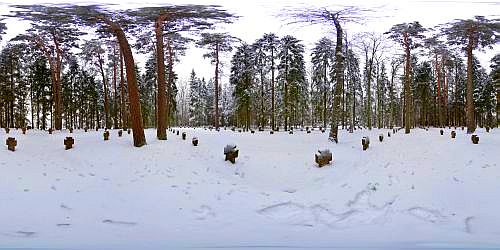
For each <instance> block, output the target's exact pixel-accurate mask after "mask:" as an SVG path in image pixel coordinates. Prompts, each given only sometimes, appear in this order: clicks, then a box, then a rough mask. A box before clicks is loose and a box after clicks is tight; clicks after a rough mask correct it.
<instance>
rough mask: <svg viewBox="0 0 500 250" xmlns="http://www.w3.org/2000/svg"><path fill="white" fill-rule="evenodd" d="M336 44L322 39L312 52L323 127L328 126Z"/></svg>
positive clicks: (314, 78)
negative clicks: (320, 100)
mask: <svg viewBox="0 0 500 250" xmlns="http://www.w3.org/2000/svg"><path fill="white" fill-rule="evenodd" d="M333 49H334V44H333V42H332V40H330V39H328V38H326V37H323V38H321V39H320V40H319V41H318V42H317V43H316V44H315V47H314V48H313V50H312V53H311V56H312V59H311V61H312V64H313V75H312V82H313V84H314V86H315V87H316V88H317V89H318V90H319V92H320V94H321V99H322V105H321V110H322V114H321V116H322V119H323V127H324V128H326V124H327V113H328V112H327V110H328V109H327V106H328V105H327V100H328V93H329V92H330V83H331V79H330V72H331V71H333V64H334V60H335V55H334V54H333Z"/></svg>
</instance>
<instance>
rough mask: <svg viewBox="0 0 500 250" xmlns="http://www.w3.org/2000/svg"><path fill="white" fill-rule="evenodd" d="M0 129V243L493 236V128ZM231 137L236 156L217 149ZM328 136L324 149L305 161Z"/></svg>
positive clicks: (263, 245) (403, 241)
mask: <svg viewBox="0 0 500 250" xmlns="http://www.w3.org/2000/svg"><path fill="white" fill-rule="evenodd" d="M175 129H176V130H177V129H180V131H181V132H186V133H187V137H188V138H192V137H193V136H196V137H198V139H199V145H198V146H197V147H194V146H193V145H192V143H191V141H189V140H182V138H181V136H180V135H179V136H177V135H175V134H173V133H171V132H168V140H167V141H159V140H156V139H155V135H156V132H155V130H146V131H145V132H146V136H147V140H148V145H146V146H144V147H141V148H134V147H133V146H132V139H131V135H128V134H126V133H124V135H123V137H118V135H117V130H112V131H111V133H110V140H109V141H104V140H103V135H102V133H103V131H102V130H101V131H99V132H96V131H89V132H87V133H85V132H83V131H80V130H75V132H74V133H73V134H72V135H71V136H73V137H74V139H75V144H74V148H73V149H70V150H64V144H63V140H64V138H65V137H66V136H68V135H70V134H69V132H67V131H55V132H54V134H53V135H49V134H48V133H47V132H44V131H34V130H29V131H27V134H26V135H22V134H21V131H20V130H11V132H10V134H9V135H6V134H5V132H4V131H3V130H2V131H0V138H2V139H3V141H5V140H6V139H7V137H9V136H14V137H15V138H16V139H17V141H18V146H17V147H16V151H15V152H11V151H8V150H7V148H6V146H5V145H4V148H3V149H1V150H0V248H9V247H16V248H31V247H38V248H50V249H68V248H71V249H168V248H170V249H178V248H181V247H187V248H200V249H203V248H218V247H220V248H226V249H238V248H240V249H241V248H259V249H274V248H277V247H281V248H295V249H300V248H319V247H333V246H335V247H345V248H346V249H352V248H356V249H364V248H370V249H371V248H381V249H385V248H424V249H425V248H428V249H430V248H453V247H461V248H473V249H479V248H488V247H496V248H498V247H500V227H499V225H500V213H499V211H500V199H499V197H500V154H499V153H498V152H499V151H498V149H499V148H500V130H499V129H493V130H492V131H491V132H490V133H486V132H485V131H484V130H482V129H479V131H478V132H477V134H478V135H479V137H480V142H479V144H478V145H473V144H472V142H471V139H470V135H467V134H465V132H464V131H462V130H461V129H458V130H457V137H456V139H451V137H450V129H445V133H444V135H443V136H441V135H439V129H429V131H425V130H423V129H413V130H412V131H411V134H410V135H405V134H404V131H403V130H401V131H399V132H398V133H396V134H392V131H390V132H391V134H392V135H391V137H387V138H384V141H383V142H379V141H378V140H377V141H375V142H372V145H370V147H369V148H368V149H367V150H366V151H363V150H362V147H361V138H362V137H363V136H370V137H376V136H377V135H378V134H380V133H383V134H387V132H388V131H389V130H378V129H373V130H371V131H368V130H356V131H355V132H354V134H349V133H348V132H347V131H346V130H340V131H339V143H338V144H335V143H332V142H329V141H328V138H327V136H328V132H329V131H327V132H325V133H321V131H318V130H313V131H312V132H311V133H310V134H307V133H306V131H299V130H295V133H294V134H288V133H287V132H284V131H280V132H275V134H274V135H270V134H269V131H264V132H255V134H251V133H249V132H241V133H239V132H233V131H231V130H229V129H228V130H223V129H221V131H220V132H217V131H215V130H212V131H209V130H204V129H201V128H197V129H186V128H175ZM227 144H235V145H237V146H238V149H239V150H240V151H239V157H238V158H237V159H236V164H231V163H230V162H227V161H224V155H223V149H224V147H225V146H226V145H227ZM324 149H329V150H330V151H331V152H332V154H333V162H332V164H330V165H326V166H324V167H323V168H318V167H317V164H316V163H314V155H315V153H316V152H318V150H324Z"/></svg>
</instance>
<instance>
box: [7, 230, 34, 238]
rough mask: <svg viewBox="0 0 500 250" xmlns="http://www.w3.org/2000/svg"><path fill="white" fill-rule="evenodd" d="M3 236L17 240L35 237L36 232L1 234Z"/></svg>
mask: <svg viewBox="0 0 500 250" xmlns="http://www.w3.org/2000/svg"><path fill="white" fill-rule="evenodd" d="M2 234H3V235H5V236H9V237H18V238H31V237H34V236H35V235H36V232H31V231H17V232H12V233H2Z"/></svg>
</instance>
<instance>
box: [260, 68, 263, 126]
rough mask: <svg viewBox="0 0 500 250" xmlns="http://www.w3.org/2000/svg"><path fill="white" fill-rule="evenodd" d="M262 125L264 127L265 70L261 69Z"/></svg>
mask: <svg viewBox="0 0 500 250" xmlns="http://www.w3.org/2000/svg"><path fill="white" fill-rule="evenodd" d="M260 127H261V128H264V72H263V70H262V68H261V69H260Z"/></svg>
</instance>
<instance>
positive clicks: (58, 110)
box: [53, 34, 62, 130]
mask: <svg viewBox="0 0 500 250" xmlns="http://www.w3.org/2000/svg"><path fill="white" fill-rule="evenodd" d="M53 40H54V45H55V48H56V63H55V64H56V65H55V79H56V81H55V96H54V107H55V109H54V116H55V124H54V126H55V129H56V130H61V129H62V86H61V64H62V50H61V48H60V47H59V41H58V40H57V38H56V35H55V34H53Z"/></svg>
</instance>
